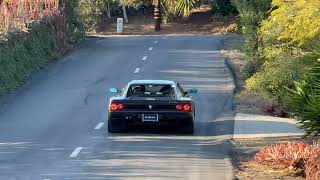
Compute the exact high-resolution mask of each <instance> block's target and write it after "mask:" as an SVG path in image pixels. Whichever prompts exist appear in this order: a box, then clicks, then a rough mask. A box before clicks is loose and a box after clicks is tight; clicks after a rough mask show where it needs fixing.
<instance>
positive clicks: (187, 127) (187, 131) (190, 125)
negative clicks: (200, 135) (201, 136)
mask: <svg viewBox="0 0 320 180" xmlns="http://www.w3.org/2000/svg"><path fill="white" fill-rule="evenodd" d="M180 132H181V133H183V134H193V133H194V125H193V122H190V123H188V124H187V125H184V126H183V127H181V128H180Z"/></svg>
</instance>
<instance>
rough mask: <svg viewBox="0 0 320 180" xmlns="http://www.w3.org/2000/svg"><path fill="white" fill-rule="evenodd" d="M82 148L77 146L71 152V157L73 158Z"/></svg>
mask: <svg viewBox="0 0 320 180" xmlns="http://www.w3.org/2000/svg"><path fill="white" fill-rule="evenodd" d="M82 149H83V147H77V148H76V149H75V150H74V151H73V152H72V153H71V154H70V157H71V158H75V157H77V156H78V154H79V153H80V151H81V150H82Z"/></svg>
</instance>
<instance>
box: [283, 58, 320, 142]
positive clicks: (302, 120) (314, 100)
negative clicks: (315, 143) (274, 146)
mask: <svg viewBox="0 0 320 180" xmlns="http://www.w3.org/2000/svg"><path fill="white" fill-rule="evenodd" d="M318 56H319V58H320V54H319V55H318ZM311 74H312V76H313V77H312V76H311V77H309V78H307V79H306V80H302V81H299V82H295V84H294V85H295V86H294V88H292V89H288V90H289V93H288V95H287V97H286V98H285V102H286V105H287V106H288V108H289V112H290V113H291V114H292V115H294V116H296V117H297V120H298V123H299V124H300V126H301V128H303V129H304V130H305V132H306V135H307V136H313V135H319V134H320V81H319V76H320V62H319V63H317V65H316V66H315V67H314V70H313V71H311Z"/></svg>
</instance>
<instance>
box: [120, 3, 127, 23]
mask: <svg viewBox="0 0 320 180" xmlns="http://www.w3.org/2000/svg"><path fill="white" fill-rule="evenodd" d="M120 3H121V4H122V11H123V18H124V21H125V22H126V23H128V16H127V11H126V6H125V3H124V0H120Z"/></svg>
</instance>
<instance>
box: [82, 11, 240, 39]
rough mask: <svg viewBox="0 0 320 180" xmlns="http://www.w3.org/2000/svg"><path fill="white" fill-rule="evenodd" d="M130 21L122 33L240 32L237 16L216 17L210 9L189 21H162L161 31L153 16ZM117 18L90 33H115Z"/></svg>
mask: <svg viewBox="0 0 320 180" xmlns="http://www.w3.org/2000/svg"><path fill="white" fill-rule="evenodd" d="M128 19H129V22H128V23H125V24H124V32H123V33H122V34H121V35H162V34H198V35H212V34H228V33H237V32H239V30H238V28H237V25H236V20H237V18H236V17H214V16H213V15H212V12H211V11H210V10H208V9H199V10H196V11H194V12H193V13H192V14H191V16H190V18H189V20H188V21H187V22H182V21H180V22H170V23H162V25H161V27H162V29H161V31H159V32H155V31H154V18H153V16H142V15H139V16H129V17H128ZM116 22H117V19H116V17H113V18H111V19H108V18H106V19H104V20H102V22H101V23H100V24H99V28H97V29H96V30H95V31H92V32H89V33H88V35H115V34H116V31H117V24H116Z"/></svg>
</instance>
